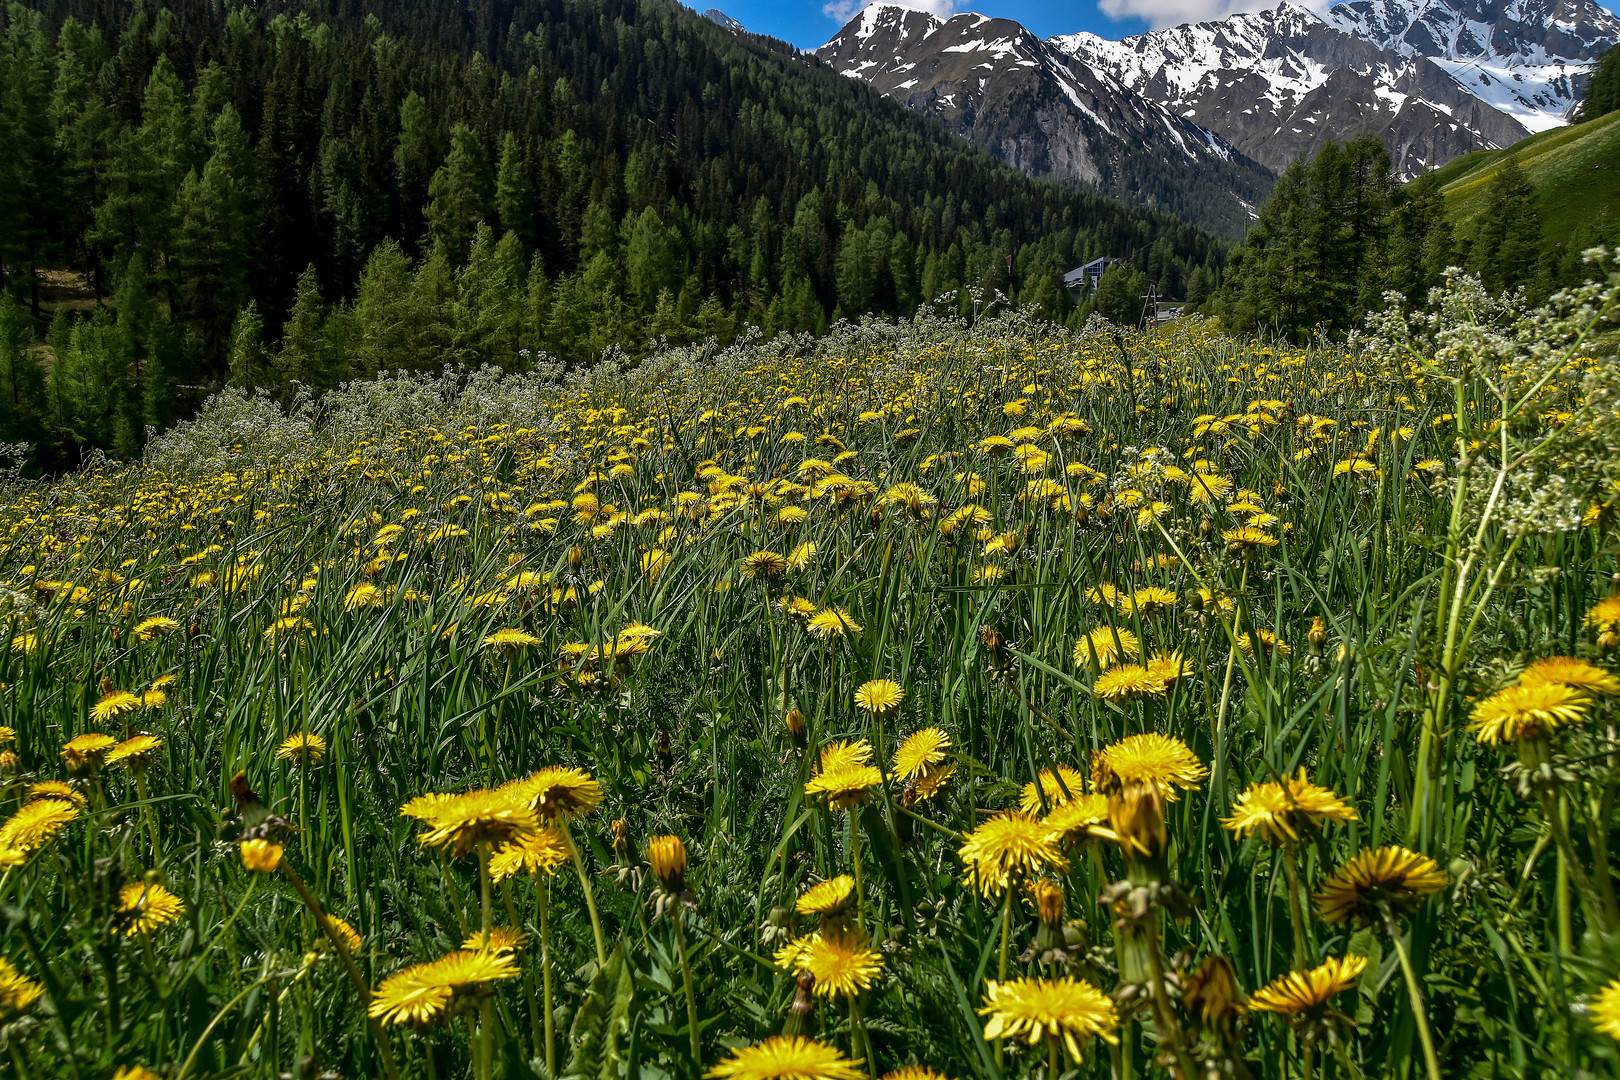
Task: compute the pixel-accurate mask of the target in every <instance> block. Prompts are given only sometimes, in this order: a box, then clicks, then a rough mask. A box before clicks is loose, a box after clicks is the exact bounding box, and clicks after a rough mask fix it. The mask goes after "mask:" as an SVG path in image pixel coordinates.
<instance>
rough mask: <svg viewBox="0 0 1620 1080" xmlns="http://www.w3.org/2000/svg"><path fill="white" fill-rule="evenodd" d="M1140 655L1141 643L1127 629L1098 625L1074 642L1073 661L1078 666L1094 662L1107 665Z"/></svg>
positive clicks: (1100, 665) (1098, 664)
mask: <svg viewBox="0 0 1620 1080" xmlns="http://www.w3.org/2000/svg"><path fill="white" fill-rule="evenodd" d="M1140 655H1142V643H1141V641H1140V640H1138V639H1137V636H1136V635H1135V634H1133V633H1131V632H1130V631H1129V630H1118V629H1115V628H1114V627H1111V626H1099V627H1097V629H1095V630H1093V631H1091V632H1090V633H1088V634H1087V635H1086V636H1085V637H1083V638H1081V639H1080V640H1079V641H1077V642H1075V643H1074V662H1075V664H1076V665H1078V666H1080V667H1085V666H1087V665H1088V664H1092V663H1095V664H1096V665H1097V666H1098V667H1107V666H1109V665H1110V664H1112V663H1114V662H1115V661H1116V660H1120V659H1122V658H1124V659H1134V658H1136V657H1138V656H1140Z"/></svg>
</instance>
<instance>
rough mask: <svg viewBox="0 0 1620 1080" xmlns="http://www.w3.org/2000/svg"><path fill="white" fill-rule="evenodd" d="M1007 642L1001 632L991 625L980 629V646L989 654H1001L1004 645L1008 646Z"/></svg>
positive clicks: (987, 624)
mask: <svg viewBox="0 0 1620 1080" xmlns="http://www.w3.org/2000/svg"><path fill="white" fill-rule="evenodd" d="M1006 640H1007V639H1006V638H1004V637H1002V636H1001V631H1000V630H997V629H996V628H995V627H993V626H991V625H990V624H989V623H986V624H985V625H983V626H981V627H979V644H980V645H983V646H984V647H985V650H986V651H987V652H990V653H992V654H993V653H998V652H1000V651H1001V647H1002V645H1004V644H1006Z"/></svg>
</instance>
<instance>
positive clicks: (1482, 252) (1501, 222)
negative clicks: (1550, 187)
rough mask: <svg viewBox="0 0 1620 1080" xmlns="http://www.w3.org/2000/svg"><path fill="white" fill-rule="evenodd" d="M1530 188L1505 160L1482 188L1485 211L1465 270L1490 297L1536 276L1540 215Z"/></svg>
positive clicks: (1512, 163)
mask: <svg viewBox="0 0 1620 1080" xmlns="http://www.w3.org/2000/svg"><path fill="white" fill-rule="evenodd" d="M1535 197H1536V193H1535V188H1533V187H1531V186H1530V181H1529V180H1528V179H1527V178H1526V177H1525V175H1524V170H1522V169H1520V168H1519V165H1518V162H1517V161H1515V160H1514V159H1513V158H1511V157H1509V158H1508V159H1507V160H1506V161H1505V162H1503V164H1502V165H1501V167H1500V168H1498V169H1497V170H1496V172H1495V173H1493V174H1492V175H1491V179H1490V181H1489V183H1488V185H1487V186H1486V188H1485V209H1484V212H1483V213H1482V214H1481V215H1480V225H1479V231H1478V232H1477V233H1476V234H1475V236H1474V246H1473V250H1472V251H1471V252H1470V256H1469V269H1470V270H1472V271H1473V272H1474V273H1475V274H1477V275H1479V279H1480V280H1481V281H1483V282H1484V283H1485V287H1486V288H1488V289H1490V290H1491V291H1492V292H1503V291H1505V290H1508V289H1516V288H1519V287H1521V286H1524V285H1528V284H1530V283H1531V282H1533V281H1535V280H1536V277H1537V275H1538V274H1539V272H1540V257H1541V247H1542V238H1541V214H1540V212H1539V211H1538V210H1537V209H1536V202H1535Z"/></svg>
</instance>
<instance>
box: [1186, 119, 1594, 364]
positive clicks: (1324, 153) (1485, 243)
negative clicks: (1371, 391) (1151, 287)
mask: <svg viewBox="0 0 1620 1080" xmlns="http://www.w3.org/2000/svg"><path fill="white" fill-rule="evenodd" d="M1535 195H1536V193H1535V189H1534V188H1533V187H1532V185H1531V184H1530V182H1529V180H1528V179H1527V178H1526V177H1525V175H1524V172H1523V170H1522V169H1520V168H1519V167H1518V165H1517V164H1516V163H1515V162H1513V161H1512V160H1511V159H1510V160H1509V161H1508V162H1507V163H1506V164H1505V165H1503V166H1502V167H1501V168H1499V169H1497V170H1496V172H1495V173H1494V174H1493V175H1492V177H1491V179H1490V181H1489V186H1488V188H1487V189H1486V199H1485V209H1484V212H1483V213H1482V214H1480V215H1479V223H1478V226H1477V228H1475V229H1474V231H1473V232H1471V233H1469V234H1466V235H1459V234H1458V231H1457V230H1456V229H1455V228H1454V227H1453V224H1452V222H1451V220H1450V219H1449V218H1448V216H1447V212H1446V206H1445V199H1444V197H1443V196H1442V194H1441V191H1440V184H1439V182H1438V181H1437V180H1436V179H1435V177H1434V174H1432V173H1428V174H1425V175H1423V176H1420V177H1418V178H1417V179H1416V180H1414V181H1412V182H1411V183H1408V184H1405V185H1401V184H1398V183H1397V182H1396V181H1395V179H1394V175H1393V172H1392V168H1391V162H1390V157H1389V152H1388V151H1387V150H1386V149H1385V148H1384V146H1383V144H1382V143H1381V142H1379V140H1378V139H1377V138H1376V137H1374V136H1371V135H1363V136H1360V137H1358V138H1356V139H1353V140H1351V141H1350V142H1349V143H1346V144H1345V145H1343V146H1340V145H1338V144H1336V143H1331V142H1330V143H1327V144H1326V145H1324V146H1323V147H1322V148H1321V149H1320V150H1319V151H1318V152H1317V154H1316V156H1315V157H1314V158H1312V159H1311V160H1309V161H1306V160H1305V159H1304V157H1303V156H1302V157H1300V158H1298V159H1296V160H1295V161H1294V162H1292V163H1291V164H1290V165H1289V166H1288V167H1287V168H1286V169H1285V170H1284V171H1283V173H1282V175H1281V176H1280V177H1279V178H1278V181H1277V187H1276V190H1275V191H1273V192H1272V194H1271V196H1270V197H1269V198H1268V199H1267V200H1266V202H1265V203H1264V204H1262V206H1261V207H1260V211H1259V215H1258V220H1257V221H1256V222H1255V224H1254V227H1253V228H1252V229H1251V230H1250V231H1249V234H1248V236H1247V237H1246V238H1245V239H1244V242H1243V243H1242V244H1241V245H1240V246H1239V247H1238V248H1236V249H1235V250H1234V251H1233V252H1232V254H1231V257H1230V260H1229V262H1228V265H1227V268H1226V272H1225V276H1224V283H1223V287H1222V288H1221V289H1220V290H1219V291H1218V292H1217V293H1216V294H1215V295H1214V296H1213V297H1212V298H1211V300H1210V301H1209V303H1208V304H1207V305H1206V310H1208V311H1210V312H1212V313H1215V314H1218V315H1220V316H1221V317H1222V319H1223V320H1224V321H1225V322H1226V324H1227V325H1228V326H1229V327H1230V328H1231V329H1233V330H1234V331H1236V332H1238V333H1242V334H1252V333H1257V332H1260V333H1275V334H1277V335H1279V336H1282V337H1286V338H1291V339H1295V340H1300V339H1304V338H1308V337H1311V336H1312V335H1314V334H1317V333H1322V332H1327V333H1343V332H1344V331H1347V330H1349V329H1351V328H1353V327H1355V326H1358V325H1360V324H1361V322H1362V320H1363V319H1364V318H1365V316H1366V314H1367V312H1369V311H1371V310H1374V309H1376V308H1378V307H1381V306H1382V305H1383V303H1384V297H1385V294H1386V293H1387V292H1390V291H1394V292H1397V293H1400V294H1401V295H1403V296H1404V297H1405V298H1406V299H1407V300H1408V302H1410V303H1412V304H1414V305H1421V304H1423V303H1424V302H1425V300H1426V299H1427V297H1428V295H1429V290H1430V289H1432V288H1434V287H1435V286H1437V285H1439V284H1440V283H1441V282H1442V281H1443V280H1444V276H1445V271H1446V269H1447V268H1448V267H1451V266H1460V267H1463V268H1464V269H1466V270H1468V271H1469V272H1470V273H1473V274H1475V275H1477V276H1478V277H1479V278H1480V280H1481V281H1482V282H1484V284H1485V285H1486V287H1487V288H1489V289H1490V290H1491V291H1492V292H1497V293H1500V292H1504V291H1507V290H1510V289H1521V288H1522V289H1524V290H1525V291H1526V293H1527V294H1528V295H1529V296H1530V298H1531V299H1532V300H1535V301H1540V300H1542V299H1544V298H1545V297H1546V296H1547V295H1548V294H1549V293H1551V292H1552V291H1553V290H1554V289H1556V288H1560V287H1563V286H1565V285H1569V284H1573V283H1575V282H1578V281H1581V280H1583V279H1584V271H1585V266H1584V264H1583V263H1582V261H1581V251H1582V250H1583V249H1584V248H1586V247H1587V246H1589V244H1587V243H1584V242H1572V243H1567V244H1563V245H1551V244H1548V243H1546V242H1545V240H1544V238H1543V235H1542V229H1541V217H1540V213H1539V211H1538V210H1537V206H1536V197H1535ZM1596 239H1597V238H1595V237H1594V238H1592V242H1596Z"/></svg>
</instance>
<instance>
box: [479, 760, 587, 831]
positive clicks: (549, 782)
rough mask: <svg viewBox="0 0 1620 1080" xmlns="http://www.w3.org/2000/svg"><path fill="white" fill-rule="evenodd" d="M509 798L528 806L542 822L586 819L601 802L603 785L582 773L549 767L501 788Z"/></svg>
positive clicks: (580, 770)
mask: <svg viewBox="0 0 1620 1080" xmlns="http://www.w3.org/2000/svg"><path fill="white" fill-rule="evenodd" d="M501 790H502V791H503V792H507V793H508V794H509V796H510V797H512V798H515V799H517V800H518V801H520V802H522V803H525V804H527V805H528V806H530V807H532V808H533V809H534V813H535V814H536V815H537V816H538V817H540V818H541V819H542V820H544V821H572V820H573V819H575V818H578V817H585V816H587V815H589V814H590V813H591V812H592V811H594V810H595V809H596V808H597V806H599V805H601V802H602V785H601V784H599V783H597V782H596V781H595V780H593V779H592V778H591V774H590V773H588V772H586V771H585V770H584V769H576V768H573V767H570V766H566V765H549V766H547V767H546V768H544V769H540V770H537V771H536V772H533V773H530V774H529V775H528V776H525V777H522V778H521V779H518V780H512V781H509V782H507V783H505V784H502V785H501Z"/></svg>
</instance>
